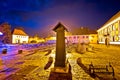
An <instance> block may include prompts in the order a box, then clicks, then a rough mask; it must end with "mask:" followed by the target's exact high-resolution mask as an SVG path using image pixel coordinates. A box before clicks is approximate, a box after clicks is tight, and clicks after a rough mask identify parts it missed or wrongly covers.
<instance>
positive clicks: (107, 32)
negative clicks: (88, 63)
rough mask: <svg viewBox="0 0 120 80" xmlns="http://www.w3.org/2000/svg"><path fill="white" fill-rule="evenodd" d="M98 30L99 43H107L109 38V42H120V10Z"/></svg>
mask: <svg viewBox="0 0 120 80" xmlns="http://www.w3.org/2000/svg"><path fill="white" fill-rule="evenodd" d="M97 32H98V42H99V43H105V40H106V39H107V40H108V42H109V44H120V11H119V12H118V13H117V14H115V15H114V16H113V17H112V18H110V19H109V20H108V21H107V22H106V23H105V24H104V25H103V26H102V27H101V28H100V29H98V30H97Z"/></svg>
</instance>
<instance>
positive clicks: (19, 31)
mask: <svg viewBox="0 0 120 80" xmlns="http://www.w3.org/2000/svg"><path fill="white" fill-rule="evenodd" d="M13 34H14V35H23V36H28V35H27V34H26V33H25V32H24V31H23V30H20V29H14V31H13Z"/></svg>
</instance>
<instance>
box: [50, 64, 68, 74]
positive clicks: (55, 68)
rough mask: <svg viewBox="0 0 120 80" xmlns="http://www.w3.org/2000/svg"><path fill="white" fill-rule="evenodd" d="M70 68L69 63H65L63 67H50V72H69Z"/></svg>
mask: <svg viewBox="0 0 120 80" xmlns="http://www.w3.org/2000/svg"><path fill="white" fill-rule="evenodd" d="M69 70H70V64H69V63H66V66H65V67H54V68H51V72H56V73H69Z"/></svg>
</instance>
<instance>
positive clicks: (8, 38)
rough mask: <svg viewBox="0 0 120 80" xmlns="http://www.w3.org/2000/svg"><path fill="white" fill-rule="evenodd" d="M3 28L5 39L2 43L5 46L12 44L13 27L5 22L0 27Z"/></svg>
mask: <svg viewBox="0 0 120 80" xmlns="http://www.w3.org/2000/svg"><path fill="white" fill-rule="evenodd" d="M0 26H1V27H2V32H3V38H2V42H3V43H5V44H8V43H11V42H12V35H11V26H10V25H9V24H8V23H7V22H5V23H2V24H1V25H0Z"/></svg>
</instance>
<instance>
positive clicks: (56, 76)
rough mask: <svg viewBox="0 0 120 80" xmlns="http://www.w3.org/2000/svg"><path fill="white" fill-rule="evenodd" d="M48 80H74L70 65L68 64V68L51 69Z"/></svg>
mask: <svg viewBox="0 0 120 80" xmlns="http://www.w3.org/2000/svg"><path fill="white" fill-rule="evenodd" d="M48 80H72V73H71V66H70V64H69V63H66V67H54V68H51V72H50V75H49V79H48Z"/></svg>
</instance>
